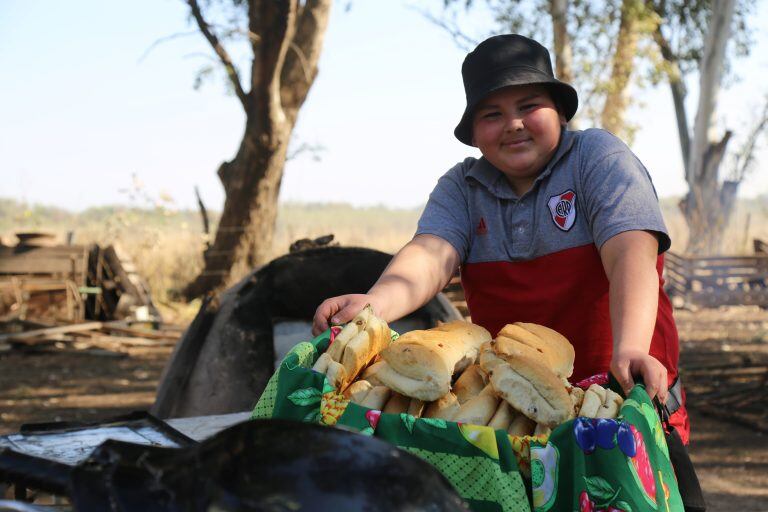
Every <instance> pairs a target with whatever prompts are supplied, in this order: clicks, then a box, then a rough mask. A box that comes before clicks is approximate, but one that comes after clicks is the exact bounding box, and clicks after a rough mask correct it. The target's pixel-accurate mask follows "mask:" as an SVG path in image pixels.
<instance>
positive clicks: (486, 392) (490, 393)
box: [479, 384, 499, 398]
mask: <svg viewBox="0 0 768 512" xmlns="http://www.w3.org/2000/svg"><path fill="white" fill-rule="evenodd" d="M479 394H480V395H488V396H492V397H494V398H498V396H499V394H498V393H497V392H496V390H495V389H493V386H491V385H490V384H488V385H487V386H485V387H484V388H483V389H482V390H481V391H480V393H479Z"/></svg>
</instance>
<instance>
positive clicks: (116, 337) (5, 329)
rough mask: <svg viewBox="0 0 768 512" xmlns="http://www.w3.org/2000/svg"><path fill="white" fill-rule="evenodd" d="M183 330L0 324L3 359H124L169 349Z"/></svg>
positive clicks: (122, 325) (84, 324) (17, 322)
mask: <svg viewBox="0 0 768 512" xmlns="http://www.w3.org/2000/svg"><path fill="white" fill-rule="evenodd" d="M180 336H181V328H179V327H175V326H171V325H161V326H160V329H147V328H144V327H141V326H137V325H132V324H130V323H129V322H126V321H111V322H82V323H72V324H63V325H45V324H40V323H35V322H29V321H20V320H12V321H8V322H0V356H1V355H2V354H3V353H8V352H11V351H12V352H14V353H18V352H22V353H51V352H54V353H55V352H77V353H82V354H88V355H96V356H107V357H124V356H126V355H129V354H131V353H132V352H133V351H134V350H141V351H146V350H153V349H160V350H166V351H167V350H169V347H172V346H173V345H175V344H176V342H177V341H178V339H179V337H180Z"/></svg>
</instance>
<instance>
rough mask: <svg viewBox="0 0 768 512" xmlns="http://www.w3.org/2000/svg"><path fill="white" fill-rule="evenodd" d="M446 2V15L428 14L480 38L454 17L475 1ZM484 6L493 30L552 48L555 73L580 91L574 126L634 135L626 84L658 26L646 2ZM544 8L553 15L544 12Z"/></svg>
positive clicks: (501, 1)
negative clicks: (529, 38) (645, 42)
mask: <svg viewBox="0 0 768 512" xmlns="http://www.w3.org/2000/svg"><path fill="white" fill-rule="evenodd" d="M444 3H445V6H446V9H445V12H444V15H443V16H442V17H440V18H438V17H435V16H431V15H429V14H427V15H428V17H430V19H431V20H432V21H433V22H435V23H437V24H438V25H440V26H442V27H443V28H445V29H447V30H448V31H449V32H451V34H452V35H453V36H454V39H455V40H456V41H457V42H458V43H459V44H461V45H462V46H464V47H465V48H466V49H470V47H471V46H474V44H476V43H477V42H478V41H476V40H475V39H474V38H472V37H470V36H468V35H467V34H466V32H465V29H464V28H463V27H460V26H459V24H458V23H456V22H455V21H454V20H455V19H456V12H457V11H458V10H461V9H465V8H466V9H471V8H474V7H475V4H476V3H477V2H475V1H474V0H463V1H459V0H445V2H444ZM485 6H486V7H487V8H488V9H489V10H490V12H491V13H492V16H493V17H494V19H495V21H496V23H497V28H496V30H494V32H495V33H498V32H514V33H518V34H522V35H526V36H528V37H532V38H534V39H536V40H537V41H540V42H542V44H544V45H545V46H547V47H548V48H550V49H552V50H553V53H552V54H553V58H554V64H555V74H556V75H557V77H558V78H559V79H560V80H563V81H565V82H568V83H571V84H573V85H574V87H576V89H577V90H578V91H579V101H580V106H579V111H578V113H577V115H576V117H575V118H574V119H573V120H572V121H571V123H570V127H571V128H574V129H575V128H578V127H580V126H581V125H586V126H590V125H591V126H596V125H600V126H602V127H603V128H605V129H607V130H609V131H611V132H612V133H615V134H616V135H618V136H619V137H622V138H623V139H625V140H631V139H632V137H633V135H634V131H635V129H636V127H635V126H633V125H632V124H631V123H630V122H628V121H627V119H626V115H625V114H626V110H627V108H628V107H629V105H630V104H631V101H630V97H629V94H628V89H629V87H630V84H631V83H632V78H633V76H632V75H633V72H634V71H635V69H636V67H635V66H634V63H635V60H636V57H637V56H638V55H639V54H640V53H641V47H640V43H641V42H642V41H643V39H647V37H645V36H646V35H647V34H649V33H650V31H651V30H652V28H653V27H654V25H653V24H652V17H651V14H652V11H651V10H649V9H648V7H647V4H646V2H644V1H642V0H607V1H601V2H598V1H594V0H593V1H588V0H486V1H485ZM542 12H546V13H547V14H548V15H549V16H541V13H542ZM487 35H488V34H482V35H481V38H482V37H486V36H487ZM468 43H469V44H468ZM606 56H610V57H608V58H606ZM635 75H636V73H635Z"/></svg>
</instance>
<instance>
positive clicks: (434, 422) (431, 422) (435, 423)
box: [421, 418, 448, 428]
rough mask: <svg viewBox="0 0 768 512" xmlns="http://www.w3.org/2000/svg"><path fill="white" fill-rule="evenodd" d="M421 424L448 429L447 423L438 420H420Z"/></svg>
mask: <svg viewBox="0 0 768 512" xmlns="http://www.w3.org/2000/svg"><path fill="white" fill-rule="evenodd" d="M421 421H422V422H423V423H426V424H427V425H429V426H430V427H434V428H448V422H446V421H445V420H441V419H440V418H421Z"/></svg>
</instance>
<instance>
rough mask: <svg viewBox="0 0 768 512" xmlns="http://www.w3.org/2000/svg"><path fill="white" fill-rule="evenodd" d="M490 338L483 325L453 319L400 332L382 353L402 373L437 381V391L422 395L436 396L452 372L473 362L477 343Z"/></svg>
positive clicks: (448, 382) (476, 352) (445, 389)
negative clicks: (427, 327)
mask: <svg viewBox="0 0 768 512" xmlns="http://www.w3.org/2000/svg"><path fill="white" fill-rule="evenodd" d="M490 339H491V335H490V333H489V332H488V331H487V330H485V329H484V328H482V327H480V326H478V325H474V324H471V323H469V322H463V321H456V322H450V323H447V324H443V325H440V326H439V327H435V328H434V329H429V330H426V331H423V330H418V331H410V332H407V333H405V334H403V335H402V336H400V338H399V339H398V340H397V343H393V344H392V345H390V346H389V347H387V349H386V350H384V351H383V352H382V354H381V356H382V358H383V359H384V360H385V361H386V362H387V363H389V365H390V366H391V367H392V368H393V369H394V370H396V371H397V373H399V374H401V375H403V376H405V377H408V378H410V379H414V380H419V381H433V382H435V383H439V385H440V386H441V387H440V390H441V392H440V393H439V394H437V395H436V396H433V397H432V398H422V399H423V400H436V399H437V398H439V397H440V396H443V395H444V394H445V393H447V392H448V391H449V390H450V381H451V377H452V376H453V374H454V373H457V372H460V371H462V370H463V369H465V368H466V367H467V366H469V365H470V364H472V363H473V362H474V361H475V359H476V358H477V354H478V351H479V348H480V345H481V344H482V343H484V342H486V341H490ZM415 398H421V397H415Z"/></svg>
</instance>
